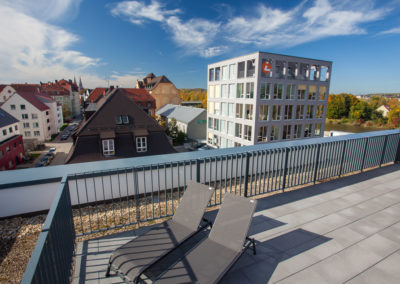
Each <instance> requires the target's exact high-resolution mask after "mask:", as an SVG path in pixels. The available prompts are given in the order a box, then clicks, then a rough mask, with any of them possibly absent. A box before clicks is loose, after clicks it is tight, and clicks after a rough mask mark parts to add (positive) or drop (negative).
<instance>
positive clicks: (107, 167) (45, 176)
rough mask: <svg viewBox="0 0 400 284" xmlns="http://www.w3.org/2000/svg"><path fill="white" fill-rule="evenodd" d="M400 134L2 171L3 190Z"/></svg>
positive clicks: (381, 133)
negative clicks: (67, 177)
mask: <svg viewBox="0 0 400 284" xmlns="http://www.w3.org/2000/svg"><path fill="white" fill-rule="evenodd" d="M398 133H400V129H394V130H382V131H374V132H364V133H356V134H349V135H343V136H336V137H335V136H332V137H319V138H309V139H300V140H290V141H283V142H271V143H265V144H257V145H253V146H243V147H235V148H225V149H215V150H207V151H193V152H184V153H176V154H165V155H154V156H145V157H135V158H125V159H116V160H110V161H96V162H87V163H79V164H69V165H59V166H50V167H46V168H32V169H21V170H17V171H7V172H0V180H1V181H2V183H0V190H1V189H6V188H12V187H20V186H28V185H34V184H44V183H51V182H59V181H61V179H62V177H63V176H64V175H70V176H73V175H76V174H80V173H84V172H86V173H89V172H106V171H114V170H115V169H121V170H122V171H124V170H126V169H131V168H135V167H145V166H150V165H154V164H163V163H171V162H172V163H177V162H182V161H190V160H196V159H206V158H213V157H216V156H225V155H232V154H241V153H246V152H252V151H259V150H270V149H279V148H290V147H296V146H303V145H313V144H317V143H321V144H324V143H330V142H335V141H344V140H353V139H360V138H370V137H376V136H385V135H391V134H398Z"/></svg>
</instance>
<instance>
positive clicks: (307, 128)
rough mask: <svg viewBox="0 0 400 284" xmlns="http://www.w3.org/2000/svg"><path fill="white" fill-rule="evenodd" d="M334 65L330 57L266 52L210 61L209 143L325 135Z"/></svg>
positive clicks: (219, 145)
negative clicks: (215, 61)
mask: <svg viewBox="0 0 400 284" xmlns="http://www.w3.org/2000/svg"><path fill="white" fill-rule="evenodd" d="M263 68H264V71H263ZM331 68H332V62H329V61H321V60H315V59H308V58H301V57H294V56H286V55H279V54H272V53H265V52H256V53H252V54H249V55H245V56H241V57H236V58H232V59H228V60H224V61H221V62H217V63H213V64H210V65H208V74H207V77H208V84H207V85H208V88H207V89H208V92H207V120H208V127H207V144H208V145H209V146H212V147H216V148H227V147H234V146H242V145H254V144H259V143H265V142H272V141H274V142H275V141H282V140H292V139H302V138H309V137H315V136H323V131H324V126H325V117H326V109H327V102H328V94H329V83H330V74H331Z"/></svg>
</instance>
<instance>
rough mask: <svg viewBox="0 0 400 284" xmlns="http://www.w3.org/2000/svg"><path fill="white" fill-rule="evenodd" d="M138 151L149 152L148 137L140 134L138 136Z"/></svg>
mask: <svg viewBox="0 0 400 284" xmlns="http://www.w3.org/2000/svg"><path fill="white" fill-rule="evenodd" d="M135 140H136V152H138V153H145V152H147V137H146V136H139V137H136V139H135Z"/></svg>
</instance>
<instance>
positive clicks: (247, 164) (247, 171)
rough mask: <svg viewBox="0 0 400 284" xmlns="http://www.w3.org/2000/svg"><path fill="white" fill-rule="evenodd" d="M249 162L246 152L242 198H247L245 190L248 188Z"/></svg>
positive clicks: (248, 155)
mask: <svg viewBox="0 0 400 284" xmlns="http://www.w3.org/2000/svg"><path fill="white" fill-rule="evenodd" d="M249 162H250V154H249V152H246V166H245V169H244V197H247V189H248V187H249V184H248V183H249V164H250V163H249Z"/></svg>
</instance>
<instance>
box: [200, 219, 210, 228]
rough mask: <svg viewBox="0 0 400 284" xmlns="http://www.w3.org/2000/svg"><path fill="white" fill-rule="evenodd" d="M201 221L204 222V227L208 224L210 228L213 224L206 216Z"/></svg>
mask: <svg viewBox="0 0 400 284" xmlns="http://www.w3.org/2000/svg"><path fill="white" fill-rule="evenodd" d="M202 221H203V222H205V223H206V224H205V225H204V226H202V227H203V228H206V227H208V226H210V228H212V226H213V223H212V221H210V220H208V219H207V218H203V220H202Z"/></svg>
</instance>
